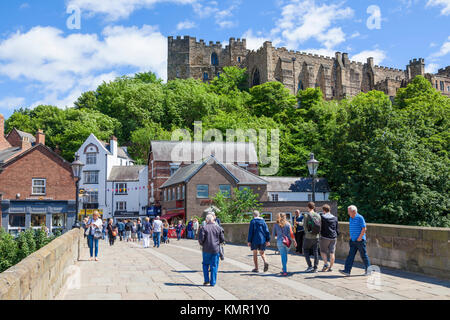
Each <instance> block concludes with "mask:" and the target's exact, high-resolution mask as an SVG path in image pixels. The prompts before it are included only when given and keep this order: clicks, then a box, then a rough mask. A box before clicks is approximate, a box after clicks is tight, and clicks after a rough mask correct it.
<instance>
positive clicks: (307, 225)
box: [303, 202, 321, 272]
mask: <svg viewBox="0 0 450 320" xmlns="http://www.w3.org/2000/svg"><path fill="white" fill-rule="evenodd" d="M315 207H316V206H315V204H314V202H309V203H308V209H309V212H308V213H307V214H306V215H305V218H304V219H303V228H304V231H305V238H304V240H303V252H304V253H305V259H306V263H307V264H308V268H307V269H306V272H317V267H318V265H319V252H318V247H319V236H320V229H321V218H320V215H319V214H318V213H316V212H315V211H314V209H315ZM310 249H312V250H313V254H314V268H313V267H312V265H311V259H310V258H309V254H308V252H309V250H310Z"/></svg>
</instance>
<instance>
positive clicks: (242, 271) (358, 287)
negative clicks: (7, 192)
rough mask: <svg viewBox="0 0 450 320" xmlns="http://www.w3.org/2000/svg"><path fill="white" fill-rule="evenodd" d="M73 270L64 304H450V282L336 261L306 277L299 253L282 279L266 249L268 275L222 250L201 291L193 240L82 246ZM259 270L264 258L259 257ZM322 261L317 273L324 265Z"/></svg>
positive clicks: (243, 253)
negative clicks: (91, 251)
mask: <svg viewBox="0 0 450 320" xmlns="http://www.w3.org/2000/svg"><path fill="white" fill-rule="evenodd" d="M84 246H85V247H84V249H83V253H82V256H81V261H79V262H78V265H77V266H78V267H79V271H80V274H81V276H80V277H79V278H78V279H75V280H79V282H78V283H77V282H76V281H75V282H74V283H73V285H71V286H70V287H68V288H66V290H64V291H63V292H62V293H61V295H60V296H59V297H58V299H66V300H136V299H138V300H147V299H149V300H154V299H160V300H172V299H175V300H180V299H181V300H190V299H195V300H211V299H215V300H224V299H226V300H235V299H240V300H241V299H245V300H262V299H267V300H278V299H283V300H312V299H314V300H321V299H325V300H328V299H332V300H337V299H346V300H348V299H350V300H360V299H362V300H376V299H381V300H390V299H433V300H434V299H445V300H450V282H448V281H444V280H439V279H436V278H430V277H426V276H421V275H417V274H411V273H406V272H401V271H396V270H390V269H386V268H381V273H374V275H372V276H369V277H366V276H364V275H363V274H364V270H363V269H362V268H361V266H359V267H358V265H355V267H354V268H353V270H352V276H351V277H343V276H342V275H341V274H340V273H339V272H338V270H339V269H342V268H343V265H342V263H343V261H337V263H336V264H335V266H334V267H333V270H334V271H333V272H326V273H322V272H318V273H314V274H312V273H304V272H303V271H304V270H305V269H306V267H307V265H306V262H305V258H304V257H303V256H300V255H292V254H290V255H289V260H288V272H289V276H288V277H280V276H279V275H278V274H279V272H280V271H281V258H280V256H279V255H278V254H275V251H274V250H273V248H272V249H269V250H268V251H267V257H268V261H269V263H270V268H269V271H268V272H267V273H263V272H260V273H257V274H256V273H252V272H251V270H252V269H253V258H252V255H251V252H250V250H249V248H248V247H245V246H239V245H230V244H228V245H226V246H225V260H224V261H220V265H219V274H218V281H217V284H216V286H215V287H208V286H203V285H202V284H203V274H202V271H201V270H202V265H201V251H200V247H199V245H198V243H197V241H194V240H184V239H183V240H181V241H176V240H171V243H170V244H168V245H166V244H162V245H161V247H160V248H158V249H156V248H153V247H151V248H147V249H144V248H142V245H141V244H137V243H125V242H120V241H118V242H116V244H115V245H114V246H113V247H110V246H109V245H108V244H107V242H106V241H100V248H99V259H100V261H98V262H96V261H89V260H88V250H87V247H86V245H85V244H84ZM260 264H261V266H260V269H262V260H261V259H260ZM322 266H323V263H322V261H321V262H320V263H319V270H320V269H321V268H322Z"/></svg>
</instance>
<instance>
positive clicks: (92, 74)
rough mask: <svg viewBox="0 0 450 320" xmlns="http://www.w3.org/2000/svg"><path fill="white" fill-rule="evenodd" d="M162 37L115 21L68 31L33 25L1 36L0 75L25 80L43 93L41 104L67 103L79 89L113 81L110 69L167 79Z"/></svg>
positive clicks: (148, 28) (154, 30) (151, 29)
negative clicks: (92, 30) (96, 30)
mask: <svg viewBox="0 0 450 320" xmlns="http://www.w3.org/2000/svg"><path fill="white" fill-rule="evenodd" d="M166 58H167V39H166V37H165V36H163V35H162V34H161V33H160V32H159V30H158V29H157V28H155V27H152V26H148V25H144V26H142V28H137V27H123V26H114V27H106V28H105V29H104V30H103V31H102V39H99V37H98V36H97V35H96V34H70V35H64V33H63V32H62V31H61V30H59V29H56V28H52V27H40V26H38V27H34V28H32V29H30V30H29V31H28V32H25V33H22V32H16V33H15V34H13V35H11V36H10V37H9V38H7V39H5V40H3V41H0V75H4V76H7V77H8V78H10V79H11V80H27V81H29V82H30V83H31V84H32V85H33V87H36V88H37V90H38V91H41V92H42V93H43V95H44V96H45V99H44V101H42V103H54V104H57V105H58V106H65V105H68V106H71V105H72V103H73V100H74V98H76V97H77V96H78V95H79V94H80V93H81V92H83V91H86V90H92V89H95V88H96V86H97V85H99V84H100V83H101V82H102V81H104V80H105V81H109V80H112V79H113V78H115V77H116V76H117V74H116V73H115V72H114V71H112V70H116V69H119V68H129V69H132V70H134V71H136V72H140V71H153V72H155V73H156V74H157V75H158V76H160V77H161V78H163V79H166V77H167V75H166V73H167V62H166Z"/></svg>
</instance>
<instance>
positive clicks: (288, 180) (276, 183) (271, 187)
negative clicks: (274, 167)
mask: <svg viewBox="0 0 450 320" xmlns="http://www.w3.org/2000/svg"><path fill="white" fill-rule="evenodd" d="M262 178H264V180H266V181H267V182H268V183H269V184H268V185H267V191H268V192H289V191H291V192H312V178H302V177H262ZM315 182H316V187H315V189H316V192H330V187H329V185H328V181H327V179H326V178H316V181H315Z"/></svg>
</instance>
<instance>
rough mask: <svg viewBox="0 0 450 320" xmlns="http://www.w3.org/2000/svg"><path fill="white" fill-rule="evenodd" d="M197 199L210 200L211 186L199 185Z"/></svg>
mask: <svg viewBox="0 0 450 320" xmlns="http://www.w3.org/2000/svg"><path fill="white" fill-rule="evenodd" d="M197 198H202V199H207V198H209V186H208V185H207V184H198V185H197Z"/></svg>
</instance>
